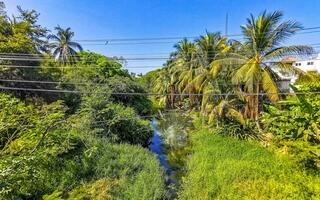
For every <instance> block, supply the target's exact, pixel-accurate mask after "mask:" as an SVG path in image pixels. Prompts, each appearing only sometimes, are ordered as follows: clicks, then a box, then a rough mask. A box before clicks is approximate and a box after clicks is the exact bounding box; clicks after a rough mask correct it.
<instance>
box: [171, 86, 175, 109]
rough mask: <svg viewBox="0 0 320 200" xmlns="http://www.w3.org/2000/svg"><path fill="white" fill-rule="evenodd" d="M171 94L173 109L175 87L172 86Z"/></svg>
mask: <svg viewBox="0 0 320 200" xmlns="http://www.w3.org/2000/svg"><path fill="white" fill-rule="evenodd" d="M170 92H171V98H170V100H171V108H174V85H170Z"/></svg>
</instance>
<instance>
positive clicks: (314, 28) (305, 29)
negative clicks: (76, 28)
mask: <svg viewBox="0 0 320 200" xmlns="http://www.w3.org/2000/svg"><path fill="white" fill-rule="evenodd" d="M316 29H320V27H319V26H314V27H307V28H302V29H300V31H307V30H316ZM319 32H320V31H308V32H297V33H296V34H310V33H319ZM200 36H201V35H200ZM200 36H181V37H177V36H174V37H150V38H105V39H78V40H74V41H75V42H104V43H105V42H109V43H108V44H107V45H110V44H111V43H110V42H122V41H125V42H128V41H155V40H179V39H184V38H186V39H197V38H199V37H200ZM222 36H224V37H238V36H245V35H244V34H243V33H237V34H225V35H222Z"/></svg>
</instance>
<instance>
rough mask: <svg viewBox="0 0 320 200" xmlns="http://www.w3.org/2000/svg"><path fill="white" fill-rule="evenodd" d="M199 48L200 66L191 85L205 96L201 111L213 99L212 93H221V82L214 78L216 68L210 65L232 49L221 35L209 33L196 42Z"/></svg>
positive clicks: (202, 100)
mask: <svg viewBox="0 0 320 200" xmlns="http://www.w3.org/2000/svg"><path fill="white" fill-rule="evenodd" d="M196 44H197V47H198V53H197V55H198V57H197V59H198V64H199V67H198V68H197V70H196V75H195V77H194V79H193V80H192V81H191V83H190V84H191V85H193V86H194V88H195V90H196V92H197V93H199V94H203V96H202V99H201V104H202V105H201V110H204V108H205V106H206V104H207V103H208V101H209V100H210V99H212V97H211V96H210V95H209V94H211V93H219V92H220V88H219V82H218V79H217V78H216V76H214V75H215V74H214V71H212V70H213V69H214V68H212V66H211V65H210V63H211V62H212V61H214V60H216V59H217V57H218V56H219V55H220V54H222V53H226V52H228V51H229V49H230V47H229V46H228V45H227V39H226V38H225V37H221V35H220V33H208V32H207V34H206V35H205V36H200V38H199V39H197V40H196Z"/></svg>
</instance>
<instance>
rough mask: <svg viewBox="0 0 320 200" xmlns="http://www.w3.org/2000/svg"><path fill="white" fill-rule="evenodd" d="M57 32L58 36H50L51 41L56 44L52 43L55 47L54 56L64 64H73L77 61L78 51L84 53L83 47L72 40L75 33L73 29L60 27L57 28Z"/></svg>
mask: <svg viewBox="0 0 320 200" xmlns="http://www.w3.org/2000/svg"><path fill="white" fill-rule="evenodd" d="M55 30H56V31H57V34H56V35H49V39H51V40H53V41H54V42H52V43H51V45H52V47H53V49H54V50H53V55H54V56H55V58H56V59H57V60H59V61H61V62H62V63H63V64H66V63H72V62H75V61H76V60H77V57H76V55H77V51H76V50H78V51H80V52H81V51H82V46H81V45H80V44H79V43H77V42H73V41H72V38H73V36H74V32H72V31H71V28H67V29H63V28H61V27H60V26H57V27H55Z"/></svg>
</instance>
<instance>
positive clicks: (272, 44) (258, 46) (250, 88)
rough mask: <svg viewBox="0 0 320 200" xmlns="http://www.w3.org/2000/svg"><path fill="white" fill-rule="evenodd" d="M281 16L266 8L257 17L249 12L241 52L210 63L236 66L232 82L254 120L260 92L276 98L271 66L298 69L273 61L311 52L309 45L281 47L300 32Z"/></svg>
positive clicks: (243, 28)
mask: <svg viewBox="0 0 320 200" xmlns="http://www.w3.org/2000/svg"><path fill="white" fill-rule="evenodd" d="M282 17H283V13H282V12H280V11H275V12H273V13H267V12H266V11H265V12H263V13H262V14H261V15H260V16H259V17H257V18H255V17H254V16H253V15H251V17H250V18H248V19H247V24H246V25H244V26H242V27H241V28H242V32H243V34H244V36H245V38H244V39H245V41H244V43H243V46H242V53H239V52H237V53H232V54H229V55H227V56H225V57H224V58H221V59H217V60H216V61H213V62H212V65H214V66H216V68H219V67H221V66H222V65H226V64H228V65H232V66H233V67H234V68H235V73H234V75H233V78H232V82H233V84H235V85H239V86H241V88H242V91H243V92H245V96H244V97H245V100H246V102H247V103H246V104H247V105H246V109H245V110H246V111H245V115H246V117H249V118H251V119H253V120H256V121H258V113H259V102H260V100H261V99H260V98H259V96H260V95H259V93H260V92H262V91H263V92H266V93H267V94H268V97H269V99H270V100H271V101H277V100H278V99H279V95H278V87H277V84H276V81H275V73H274V72H273V70H272V69H273V68H278V69H281V70H283V71H293V72H296V73H299V72H300V71H299V70H298V69H296V68H295V67H294V66H292V65H291V64H289V63H285V62H281V61H279V62H275V61H276V60H279V59H282V58H283V57H286V56H288V55H292V54H296V55H301V54H304V55H306V54H311V53H312V52H313V49H312V48H311V47H308V46H303V45H292V46H283V42H284V41H285V40H286V39H287V38H289V37H290V36H293V35H294V34H295V33H297V32H298V31H300V30H301V29H302V26H301V25H300V24H299V23H297V22H295V21H284V22H282V21H281V20H282ZM216 71H217V69H216Z"/></svg>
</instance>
